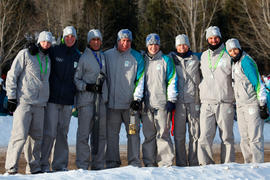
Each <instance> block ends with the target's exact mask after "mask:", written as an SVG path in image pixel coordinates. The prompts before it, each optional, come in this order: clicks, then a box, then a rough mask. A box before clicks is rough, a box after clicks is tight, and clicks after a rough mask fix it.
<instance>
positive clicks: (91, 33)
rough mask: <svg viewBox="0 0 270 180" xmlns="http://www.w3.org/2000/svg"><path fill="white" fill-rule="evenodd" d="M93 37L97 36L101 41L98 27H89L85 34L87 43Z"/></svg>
mask: <svg viewBox="0 0 270 180" xmlns="http://www.w3.org/2000/svg"><path fill="white" fill-rule="evenodd" d="M93 38H99V39H100V41H101V42H102V35H101V33H100V31H99V30H98V29H91V30H90V31H89V32H88V34H87V43H89V42H90V41H91V40H92V39H93Z"/></svg>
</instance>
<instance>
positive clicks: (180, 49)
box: [176, 44, 189, 53]
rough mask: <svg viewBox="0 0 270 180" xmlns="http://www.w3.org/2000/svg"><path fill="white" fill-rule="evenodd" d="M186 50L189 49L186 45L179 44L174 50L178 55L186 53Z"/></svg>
mask: <svg viewBox="0 0 270 180" xmlns="http://www.w3.org/2000/svg"><path fill="white" fill-rule="evenodd" d="M188 49H189V47H188V45H186V44H179V45H178V46H177V47H176V50H177V52H178V53H186V52H188Z"/></svg>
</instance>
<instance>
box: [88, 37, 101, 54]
mask: <svg viewBox="0 0 270 180" xmlns="http://www.w3.org/2000/svg"><path fill="white" fill-rule="evenodd" d="M101 44H102V42H101V40H100V39H99V38H93V39H91V41H90V42H89V45H90V47H91V48H92V49H93V50H95V51H98V50H99V49H100V47H101Z"/></svg>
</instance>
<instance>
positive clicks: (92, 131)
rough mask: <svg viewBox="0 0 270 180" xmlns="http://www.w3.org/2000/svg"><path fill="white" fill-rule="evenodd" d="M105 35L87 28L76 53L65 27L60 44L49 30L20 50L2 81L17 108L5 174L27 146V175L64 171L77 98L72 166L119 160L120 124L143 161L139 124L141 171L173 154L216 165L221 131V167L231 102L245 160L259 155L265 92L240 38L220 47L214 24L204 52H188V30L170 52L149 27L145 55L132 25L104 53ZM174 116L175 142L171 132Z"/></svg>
mask: <svg viewBox="0 0 270 180" xmlns="http://www.w3.org/2000/svg"><path fill="white" fill-rule="evenodd" d="M102 41H103V39H102V35H101V33H100V31H99V30H98V29H92V30H90V31H89V32H88V34H87V47H86V48H85V50H84V52H83V53H80V52H79V51H78V49H77V43H76V42H77V34H76V30H75V28H74V27H72V26H67V27H66V28H65V29H64V30H63V41H62V42H61V44H59V45H55V46H52V47H50V46H51V43H52V34H51V33H50V32H47V31H43V32H41V33H40V35H39V38H38V41H37V45H35V44H34V45H33V44H32V45H31V46H29V47H28V48H27V49H23V50H21V51H20V52H19V53H18V55H17V57H16V58H15V60H14V62H13V63H12V67H11V69H10V71H9V72H8V75H7V80H6V89H7V96H8V108H9V110H10V111H12V112H13V111H15V112H14V119H13V129H12V134H11V138H10V142H9V145H8V150H7V158H6V165H5V168H6V170H7V173H9V174H15V173H17V172H18V160H19V157H20V154H21V152H22V149H23V147H24V153H25V157H26V161H27V168H26V173H28V174H29V173H32V174H34V173H41V172H50V171H65V170H67V166H68V143H67V133H68V129H69V123H70V117H71V112H72V105H73V104H75V106H76V108H77V109H78V130H77V139H76V165H77V167H78V168H80V169H86V170H87V169H89V167H91V169H92V170H100V169H104V168H115V167H119V166H120V165H121V160H120V152H119V133H120V128H121V124H122V122H123V123H124V124H125V128H126V132H127V139H128V142H127V150H128V151H127V152H128V153H127V159H128V164H129V165H133V166H136V167H141V160H140V136H139V131H140V122H142V125H143V126H142V131H143V134H144V137H145V140H144V142H143V144H142V160H143V163H144V166H145V167H156V166H158V167H168V166H171V165H172V164H173V160H174V157H175V159H176V165H177V166H196V165H206V164H213V163H214V160H213V151H212V144H213V139H214V137H215V133H216V129H217V127H218V129H219V134H220V138H221V163H230V162H234V136H233V120H234V106H233V105H234V102H235V101H236V107H237V117H238V118H237V119H238V123H239V131H240V135H241V144H240V145H241V149H242V152H243V156H244V160H245V162H246V163H249V162H263V161H264V156H263V154H264V148H263V144H264V140H263V120H262V119H264V118H267V116H268V114H267V108H266V105H265V104H266V92H265V88H264V85H263V83H262V81H261V79H260V75H259V72H258V68H257V65H256V63H255V62H254V61H253V60H252V59H251V57H250V56H249V55H248V54H247V53H245V52H244V51H243V50H242V48H241V46H240V44H239V42H238V40H237V39H229V40H228V41H227V42H226V46H225V44H224V43H223V39H222V36H221V33H220V30H219V28H218V27H216V26H211V27H209V28H208V29H207V30H206V41H207V43H208V49H207V50H206V51H204V52H203V53H202V55H201V54H200V53H194V52H192V51H191V49H190V43H189V39H188V37H187V36H186V35H185V34H180V35H178V36H176V38H175V48H176V51H173V52H171V53H169V54H168V55H165V54H164V53H162V51H161V50H160V47H161V43H160V37H159V35H158V34H155V33H151V34H149V35H148V36H147V37H146V51H145V52H144V51H141V52H140V53H139V52H137V51H136V50H134V49H132V48H131V44H132V33H131V31H130V30H128V29H122V30H120V31H119V32H118V34H117V42H116V45H115V47H113V48H112V49H109V50H107V51H105V52H103V51H102V50H101V46H102ZM233 84H234V86H233ZM172 117H173V119H174V121H173V124H174V130H173V134H174V142H175V143H174V146H175V148H174V147H173V143H172V140H171V137H170V127H171V120H172ZM186 123H188V132H189V146H188V153H187V152H186V146H185V144H186V143H185V136H186ZM131 127H132V129H131ZM89 140H90V144H89ZM52 149H53V155H51V153H52ZM174 150H175V155H174ZM50 156H51V157H52V159H51V161H49V158H50ZM90 159H91V160H90Z"/></svg>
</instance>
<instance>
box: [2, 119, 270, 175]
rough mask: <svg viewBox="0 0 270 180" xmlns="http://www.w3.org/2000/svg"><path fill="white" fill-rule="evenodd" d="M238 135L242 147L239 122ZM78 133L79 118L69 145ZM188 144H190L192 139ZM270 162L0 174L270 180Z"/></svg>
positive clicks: (268, 127)
mask: <svg viewBox="0 0 270 180" xmlns="http://www.w3.org/2000/svg"><path fill="white" fill-rule="evenodd" d="M12 119H13V118H12V116H1V117H0V127H1V131H0V147H2V148H4V147H7V145H8V140H9V138H10V132H11V129H12ZM233 129H234V135H235V142H236V143H237V144H239V142H240V135H239V132H238V126H237V123H234V127H233ZM76 131H77V118H74V117H72V118H71V122H70V129H69V134H68V142H69V145H71V146H73V145H75V144H76ZM140 133H141V137H142V138H141V139H142V140H141V142H143V139H144V137H143V135H142V132H140ZM264 137H265V142H267V143H269V142H270V124H268V123H265V125H264ZM126 141H127V138H126V132H125V129H124V125H122V128H121V132H120V144H122V145H126ZM186 141H187V142H188V136H187V139H186ZM214 143H215V144H218V143H220V140H219V134H218V131H217V134H216V137H215V140H214ZM269 170H270V163H261V164H237V163H230V164H217V165H207V166H197V167H176V166H172V167H163V168H156V167H151V168H146V167H143V168H137V167H132V166H126V167H121V168H115V169H107V170H102V171H86V170H81V169H79V170H70V171H66V172H56V173H43V174H37V175H22V174H17V175H7V174H3V175H1V174H0V179H11V180H19V179H23V180H27V179H29V180H30V179H31V180H43V179H44V180H47V179H50V180H61V179H63V180H67V179H80V180H84V179H87V180H91V179H99V180H102V179H108V180H111V179H120V180H121V179H123V180H126V179H129V180H133V179H140V180H141V179H147V180H148V179H149V180H150V179H153V180H156V179H157V180H162V179H170V180H173V179H185V180H186V179H200V180H204V179H207V180H211V179H217V180H218V179H222V180H225V179H230V180H231V179H239V180H251V179H254V180H255V179H256V180H259V179H270V173H269Z"/></svg>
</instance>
